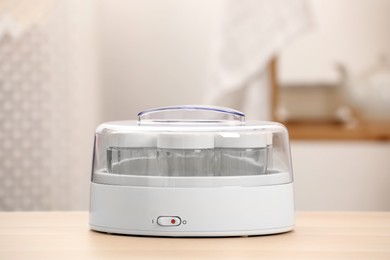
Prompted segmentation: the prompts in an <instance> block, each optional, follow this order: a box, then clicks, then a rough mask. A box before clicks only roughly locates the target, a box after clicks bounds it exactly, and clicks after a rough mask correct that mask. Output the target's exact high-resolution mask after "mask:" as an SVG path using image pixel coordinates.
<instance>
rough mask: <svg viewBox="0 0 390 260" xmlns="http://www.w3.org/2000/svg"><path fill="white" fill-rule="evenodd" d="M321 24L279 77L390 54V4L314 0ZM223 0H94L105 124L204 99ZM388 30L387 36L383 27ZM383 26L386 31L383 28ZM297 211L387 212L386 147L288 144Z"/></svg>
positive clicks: (321, 75) (322, 74)
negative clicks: (212, 42)
mask: <svg viewBox="0 0 390 260" xmlns="http://www.w3.org/2000/svg"><path fill="white" fill-rule="evenodd" d="M310 3H311V4H312V5H313V7H312V8H313V11H314V13H315V15H317V19H316V20H317V21H316V23H317V24H318V29H319V30H320V32H317V31H313V32H312V33H311V34H307V35H306V36H304V37H303V38H302V39H300V40H297V41H296V42H294V43H293V44H292V45H291V46H290V47H289V48H287V49H286V50H285V51H284V52H283V54H282V56H281V72H282V74H281V79H282V80H287V81H288V80H297V79H298V80H301V79H304V80H329V79H330V80H332V79H333V80H334V79H335V78H336V74H335V73H334V71H333V69H332V65H333V62H334V61H339V60H340V61H343V62H346V63H347V65H350V66H351V67H353V69H356V70H358V69H360V68H364V67H365V66H366V65H367V63H369V62H373V61H374V60H375V56H376V55H377V54H378V53H379V52H381V51H382V49H383V50H384V51H385V52H389V51H390V50H389V46H390V43H389V37H390V35H389V34H388V25H389V24H390V22H389V19H390V15H388V10H390V1H385V0H375V1H363V0H359V1H352V0H343V1H336V0H332V1H326V0H316V1H314V0H312V1H310ZM220 6H221V1H196V0H187V1H182V0H169V1H159V0H148V1H142V0H131V1H127V0H115V1H107V0H100V1H99V9H100V17H101V18H100V19H101V23H100V28H101V46H100V47H101V53H102V61H103V64H102V70H101V76H102V81H103V105H102V108H103V117H102V120H104V121H106V120H117V119H126V118H131V119H134V118H135V114H136V112H138V111H140V110H142V109H144V108H149V107H156V106H161V105H172V104H186V103H187V104H188V103H200V102H201V101H202V97H203V93H204V92H205V91H207V89H206V88H205V86H206V84H207V77H208V76H207V73H208V68H209V66H210V63H209V54H210V46H211V40H212V37H213V33H214V29H215V26H216V23H217V21H218V15H219V12H220ZM384 25H386V26H385V32H387V33H384V32H383V28H384V27H383V26H384ZM380 28H382V29H380ZM292 153H293V163H294V173H295V184H296V205H297V207H296V208H297V209H298V210H390V201H389V198H390V177H389V176H390V165H389V161H390V160H389V158H390V144H389V143H372V142H348V143H346V142H297V141H295V142H292Z"/></svg>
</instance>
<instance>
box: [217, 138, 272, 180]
mask: <svg viewBox="0 0 390 260" xmlns="http://www.w3.org/2000/svg"><path fill="white" fill-rule="evenodd" d="M215 147H216V167H217V169H216V171H217V175H219V176H243V175H260V174H265V173H266V169H267V160H268V159H267V134H266V133H264V132H258V133H228V132H226V133H220V134H218V135H217V136H216V137H215Z"/></svg>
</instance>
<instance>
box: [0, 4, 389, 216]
mask: <svg viewBox="0 0 390 260" xmlns="http://www.w3.org/2000/svg"><path fill="white" fill-rule="evenodd" d="M389 27H390V1H387V0H330V1H329V0H306V1H304V0H275V1H271V0H243V1H238V0H215V1H198V0H184V1H183V0H165V1H160V0H146V1H145V0H111V1H108V0H98V1H93V0H84V1H76V0H61V1H54V0H36V1H28V0H0V178H1V181H0V210H2V211H14V210H87V209H88V203H89V197H88V196H89V181H90V173H91V163H92V148H93V136H94V130H95V128H96V127H97V125H98V124H99V123H102V122H104V121H112V120H123V119H136V115H137V112H139V111H142V110H144V109H147V108H153V107H158V106H166V105H179V104H209V105H220V106H228V107H232V108H235V109H239V110H242V111H243V112H245V113H246V114H247V118H248V119H258V120H274V121H280V122H282V123H284V124H286V126H287V127H288V128H289V132H290V138H291V150H292V157H293V168H294V178H295V201H296V209H297V210H379V211H383V210H390V142H389V141H390V31H389Z"/></svg>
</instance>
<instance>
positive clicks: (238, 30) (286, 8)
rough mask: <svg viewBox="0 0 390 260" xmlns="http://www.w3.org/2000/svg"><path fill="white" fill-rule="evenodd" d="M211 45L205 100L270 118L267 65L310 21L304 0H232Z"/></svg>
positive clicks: (307, 26) (258, 116) (308, 25)
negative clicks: (208, 81) (213, 43)
mask: <svg viewBox="0 0 390 260" xmlns="http://www.w3.org/2000/svg"><path fill="white" fill-rule="evenodd" d="M224 7H225V10H224V12H223V14H222V16H223V17H222V22H221V25H220V34H219V35H218V37H217V39H216V40H215V42H216V44H215V45H214V50H213V56H214V61H213V67H214V68H213V70H212V73H211V75H212V77H211V80H210V86H209V89H208V92H207V93H208V96H207V97H206V102H207V103H212V104H214V105H221V106H228V107H233V108H236V109H239V110H242V111H243V112H245V113H246V114H247V117H248V118H252V119H263V120H266V119H269V118H270V98H269V79H268V71H267V65H268V63H269V62H270V60H271V58H272V57H273V56H274V55H276V54H277V53H278V51H280V49H281V48H282V47H284V46H286V45H287V44H288V43H289V42H290V41H291V40H293V39H294V38H295V37H297V36H298V35H300V34H301V33H302V32H304V31H305V30H307V29H308V28H309V27H310V15H309V11H308V8H307V6H306V4H305V2H304V0H273V1H269V0H242V1H236V0H228V1H226V2H224Z"/></svg>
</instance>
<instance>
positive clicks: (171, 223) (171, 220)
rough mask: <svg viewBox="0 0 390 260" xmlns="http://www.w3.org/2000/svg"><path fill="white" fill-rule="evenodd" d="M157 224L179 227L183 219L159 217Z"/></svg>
mask: <svg viewBox="0 0 390 260" xmlns="http://www.w3.org/2000/svg"><path fill="white" fill-rule="evenodd" d="M157 224H159V225H160V226H179V225H180V224H181V219H180V218H179V217H169V216H167V217H158V218H157Z"/></svg>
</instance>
